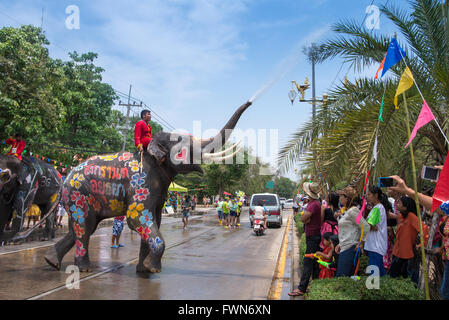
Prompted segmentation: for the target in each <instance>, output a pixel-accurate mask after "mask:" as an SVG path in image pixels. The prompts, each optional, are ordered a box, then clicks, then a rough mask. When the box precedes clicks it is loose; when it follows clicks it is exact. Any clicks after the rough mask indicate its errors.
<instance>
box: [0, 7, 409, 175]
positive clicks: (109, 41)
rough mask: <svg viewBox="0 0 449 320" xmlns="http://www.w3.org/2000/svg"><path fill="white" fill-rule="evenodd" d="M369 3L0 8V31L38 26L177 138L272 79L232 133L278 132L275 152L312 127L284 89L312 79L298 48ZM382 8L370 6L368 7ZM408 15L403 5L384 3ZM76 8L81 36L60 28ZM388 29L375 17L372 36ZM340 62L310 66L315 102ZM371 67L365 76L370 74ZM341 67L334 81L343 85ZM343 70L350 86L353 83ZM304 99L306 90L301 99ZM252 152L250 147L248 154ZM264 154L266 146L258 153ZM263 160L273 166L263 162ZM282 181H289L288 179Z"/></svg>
mask: <svg viewBox="0 0 449 320" xmlns="http://www.w3.org/2000/svg"><path fill="white" fill-rule="evenodd" d="M371 2H372V1H371V0H340V1H338V2H337V1H331V0H315V1H308V0H228V1H224V0H223V1H207V0H145V1H143V0H130V1H110V0H109V1H106V0H90V1H87V0H68V1H66V0H57V1H56V0H47V1H43V0H2V1H0V27H3V26H16V27H17V26H19V25H20V24H33V25H36V26H40V25H41V17H42V9H43V8H44V23H43V27H44V30H45V32H46V35H47V38H48V39H49V41H50V42H51V45H50V46H49V50H50V55H51V56H52V57H54V58H61V59H68V55H67V53H68V52H70V51H74V50H76V51H78V52H80V53H83V52H88V51H93V52H97V53H98V54H99V59H98V60H97V64H98V65H100V66H101V67H103V68H104V69H105V70H106V71H105V73H104V75H103V80H104V81H105V82H107V83H109V84H111V85H112V86H113V87H114V88H115V89H117V90H120V91H122V92H128V89H129V85H130V84H132V86H133V91H132V95H133V96H134V97H136V98H139V99H141V100H143V101H144V102H145V103H146V104H147V105H149V106H150V107H151V108H153V109H154V110H155V111H156V112H157V113H158V114H159V115H161V116H162V117H163V118H164V119H165V120H167V121H168V122H169V123H170V124H171V125H172V126H174V127H175V128H178V129H185V130H187V131H189V132H193V122H194V121H198V120H201V127H202V133H203V134H205V136H203V138H206V137H208V136H210V134H209V135H207V134H206V133H207V132H206V129H211V128H215V129H220V128H221V127H222V126H223V125H224V123H225V122H226V121H227V119H228V118H229V117H230V116H231V115H232V113H233V112H234V111H235V109H236V108H237V107H238V106H240V105H241V104H242V103H244V102H245V101H247V100H248V99H249V98H250V97H252V96H253V95H254V94H255V92H257V91H258V90H259V89H261V88H262V87H263V86H264V85H266V84H267V83H269V82H270V81H271V80H272V79H275V78H276V79H277V78H279V77H280V75H282V77H280V79H279V81H277V82H276V83H275V84H274V85H273V86H272V87H270V88H269V89H268V90H267V91H266V92H264V94H263V95H261V96H260V97H259V98H258V99H257V100H256V101H255V102H254V104H253V105H252V106H251V107H250V108H249V109H248V110H247V111H246V112H245V114H244V115H243V116H242V118H241V119H240V121H239V123H238V125H237V127H238V128H241V129H242V130H247V129H256V130H257V129H266V130H267V133H269V130H270V129H277V130H278V148H281V147H282V146H283V145H284V144H285V143H286V142H287V141H288V140H289V138H290V135H291V134H292V133H293V132H295V130H296V129H297V128H299V127H300V126H301V125H302V124H303V123H305V122H306V121H309V120H310V119H311V110H312V107H311V105H310V104H306V103H298V102H297V101H296V102H295V103H294V105H293V106H292V105H291V103H290V101H289V99H288V96H287V94H288V92H289V90H290V88H291V80H293V79H295V80H297V81H298V82H303V80H304V79H305V77H306V76H307V77H309V80H311V66H310V65H309V64H308V63H307V61H306V60H305V57H304V55H303V54H302V52H301V48H302V46H303V45H307V44H310V43H312V42H321V41H324V40H326V39H329V38H333V37H335V34H333V33H332V31H331V25H332V24H333V23H335V22H337V21H340V20H342V19H354V20H356V21H358V22H360V23H362V21H363V19H364V18H365V15H366V13H365V10H366V8H367V6H369V5H370V4H371ZM385 2H386V1H385V0H383V1H379V0H375V1H374V4H375V5H378V6H380V5H382V4H384V3H385ZM390 3H394V4H395V5H396V6H400V7H402V8H407V7H408V6H407V2H406V1H405V0H394V1H390ZM70 5H76V6H78V8H79V10H80V28H79V29H78V30H69V29H68V28H67V27H66V18H67V17H68V16H69V15H68V14H66V8H67V7H68V6H70ZM394 31H395V30H394V29H393V28H392V26H391V24H390V23H389V22H388V21H387V19H386V17H385V16H381V17H380V30H378V31H374V32H380V33H382V34H386V35H390V34H391V35H392V34H393V33H394ZM341 63H342V60H341V59H338V58H337V59H334V60H329V61H327V62H325V63H323V64H320V65H318V66H317V69H316V72H317V74H316V77H317V90H316V91H317V96H321V95H322V94H323V92H327V91H329V88H330V86H331V84H332V82H333V80H334V79H335V77H336V76H337V74H338V71H339V69H340V66H341ZM375 69H377V66H373V68H372V69H370V70H365V71H364V72H365V73H367V74H370V73H372V74H374V73H375ZM347 71H348V66H346V65H345V66H344V67H343V68H342V70H341V72H340V73H339V74H338V78H337V79H338V80H340V79H343V78H344V76H345V74H346V73H347ZM356 76H357V74H355V73H354V71H353V70H352V69H351V70H350V71H349V74H348V77H349V78H350V79H352V78H354V77H356ZM307 98H311V90H309V92H307ZM253 147H254V148H253V149H255V146H253ZM266 148H267V150H269V148H270V147H269V146H267V147H266ZM262 158H263V159H264V160H265V161H268V162H271V163H273V164H274V162H273V161H274V159H273V157H272V156H270V155H269V154H268V151H267V153H266V154H265V155H262ZM287 176H288V177H290V178H294V176H293V174H292V173H291V172H290V173H288V174H287Z"/></svg>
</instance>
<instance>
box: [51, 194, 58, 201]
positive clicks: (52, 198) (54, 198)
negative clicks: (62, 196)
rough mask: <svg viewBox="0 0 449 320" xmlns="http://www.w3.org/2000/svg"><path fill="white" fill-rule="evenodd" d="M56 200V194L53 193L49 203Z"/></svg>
mask: <svg viewBox="0 0 449 320" xmlns="http://www.w3.org/2000/svg"><path fill="white" fill-rule="evenodd" d="M57 198H58V194H57V193H55V194H54V195H52V196H51V198H50V202H51V203H53V202H55V201H56V199H57Z"/></svg>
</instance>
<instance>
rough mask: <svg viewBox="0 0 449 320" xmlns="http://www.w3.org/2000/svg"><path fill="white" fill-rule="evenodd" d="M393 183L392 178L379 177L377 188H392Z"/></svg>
mask: <svg viewBox="0 0 449 320" xmlns="http://www.w3.org/2000/svg"><path fill="white" fill-rule="evenodd" d="M393 183H394V180H393V178H388V177H380V178H379V188H388V187H392V186H393Z"/></svg>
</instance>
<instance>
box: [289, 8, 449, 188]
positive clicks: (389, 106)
mask: <svg viewBox="0 0 449 320" xmlns="http://www.w3.org/2000/svg"><path fill="white" fill-rule="evenodd" d="M408 2H409V5H410V7H411V14H409V13H408V12H406V11H405V10H401V9H398V8H396V7H395V6H394V5H390V6H383V7H382V8H381V11H382V13H383V14H385V16H386V17H387V18H388V19H389V20H390V21H391V22H393V23H394V24H395V25H396V27H397V28H398V30H399V31H400V36H401V37H400V39H399V43H400V45H401V47H402V48H403V49H404V50H405V51H406V53H407V57H408V58H407V63H408V65H409V67H410V69H411V71H412V73H413V75H414V78H415V81H416V83H418V84H419V86H420V89H421V91H422V93H423V95H424V97H425V99H426V101H427V102H428V104H429V106H431V108H432V111H433V113H434V115H435V117H436V118H437V121H438V122H439V123H440V124H441V125H442V127H443V130H444V131H445V132H446V135H447V132H448V127H449V121H448V117H447V110H448V107H447V101H448V99H449V72H448V71H449V70H448V69H449V62H448V54H449V40H448V39H449V37H448V34H449V30H448V20H447V17H446V13H447V12H448V4H447V3H445V4H444V5H443V7H442V4H441V2H440V1H437V0H413V1H408ZM333 30H334V31H335V32H336V33H337V34H338V35H339V36H338V37H336V38H335V39H331V40H329V41H327V42H325V43H324V44H323V45H322V48H323V55H322V59H329V58H332V57H335V56H341V57H343V59H344V60H345V61H346V62H348V63H350V64H352V66H353V67H354V69H355V70H358V71H361V70H363V69H364V68H367V67H370V66H373V65H376V66H378V65H380V62H381V61H382V59H383V58H384V55H385V52H387V49H388V45H389V43H390V41H391V38H390V37H389V36H384V35H377V34H374V33H372V32H371V31H369V30H366V29H365V27H364V26H360V24H359V23H357V22H356V21H352V20H346V21H342V22H339V23H336V24H335V25H334V26H333ZM404 69H405V66H404V64H403V63H399V64H397V65H396V66H394V67H393V68H392V69H391V70H390V71H388V72H389V74H391V75H393V77H392V78H389V79H388V78H387V79H383V80H374V75H373V76H372V77H367V78H361V79H358V80H357V81H356V82H355V83H351V82H349V81H348V82H345V83H341V84H339V85H337V86H336V87H335V88H332V92H331V94H330V95H329V101H330V102H329V103H328V104H327V105H321V106H319V108H318V113H317V117H316V119H315V121H314V122H310V123H308V124H305V125H304V126H302V127H301V128H299V129H298V131H297V132H296V133H295V134H294V136H293V138H292V139H291V141H290V142H289V143H288V144H286V145H285V146H284V148H283V149H282V151H281V153H280V160H281V162H282V163H283V169H284V170H285V169H288V168H289V167H291V166H292V165H296V164H297V163H298V161H299V160H300V159H303V161H302V165H303V167H305V168H309V169H310V168H314V167H315V168H316V169H317V175H316V176H315V177H314V179H319V175H323V176H324V175H325V176H326V180H327V181H329V184H330V185H335V184H337V183H339V182H341V181H346V182H347V183H351V182H354V180H355V182H357V181H358V184H359V186H360V185H361V184H362V183H363V175H364V174H365V173H366V172H367V170H368V168H369V167H370V166H371V163H372V151H373V146H374V138H375V131H376V128H377V125H378V121H377V118H378V114H379V108H380V104H381V99H382V94H383V92H385V101H384V112H383V119H384V122H381V123H380V124H379V135H378V138H379V140H378V159H379V160H378V163H377V165H376V166H375V167H374V169H373V174H372V179H375V178H377V177H378V176H383V175H391V174H394V173H399V174H400V175H402V176H405V177H408V178H410V174H411V170H410V156H409V154H408V150H406V149H404V145H405V143H406V142H407V140H408V137H407V132H406V125H405V114H404V108H403V106H402V97H400V98H399V102H400V104H399V110H395V107H394V104H393V99H394V95H395V93H396V88H397V85H398V82H399V79H400V76H401V75H402V72H403V71H404ZM406 94H407V102H408V105H409V111H410V113H411V119H410V121H411V122H412V123H411V125H413V123H414V122H415V121H416V118H417V116H418V114H419V112H420V110H421V106H422V99H421V96H420V95H419V93H418V91H417V90H416V87H412V88H411V89H410V90H408V91H407V93H406ZM413 144H414V147H415V148H414V149H415V150H416V155H415V157H416V163H417V167H420V166H422V165H423V164H431V163H433V164H438V163H439V164H441V163H443V161H444V157H445V155H446V154H447V150H448V149H447V145H445V143H444V138H443V137H442V135H441V133H440V132H439V130H438V127H437V126H436V123H435V122H432V123H429V124H428V125H426V126H425V127H423V128H422V129H420V131H419V133H418V136H417V138H415V140H414V142H413ZM313 155H315V157H314V156H313ZM429 162H431V163H429Z"/></svg>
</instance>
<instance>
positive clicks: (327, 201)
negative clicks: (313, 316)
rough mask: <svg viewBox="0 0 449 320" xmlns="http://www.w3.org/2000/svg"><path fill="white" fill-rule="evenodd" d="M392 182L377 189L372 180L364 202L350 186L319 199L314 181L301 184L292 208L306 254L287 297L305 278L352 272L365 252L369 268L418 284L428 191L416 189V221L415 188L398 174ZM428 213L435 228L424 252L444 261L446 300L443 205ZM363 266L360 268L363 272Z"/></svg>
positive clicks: (447, 243) (448, 239)
mask: <svg viewBox="0 0 449 320" xmlns="http://www.w3.org/2000/svg"><path fill="white" fill-rule="evenodd" d="M391 178H392V179H393V180H394V181H395V185H394V186H392V187H389V188H387V189H384V190H382V188H379V187H378V186H376V185H371V186H369V187H368V188H367V193H366V206H365V207H364V211H363V212H362V215H361V216H360V212H361V209H363V198H362V197H361V196H360V195H359V194H358V192H357V190H356V188H355V187H354V186H347V187H345V188H344V189H342V190H338V191H336V192H329V193H328V194H326V195H325V197H324V198H323V199H322V198H321V193H322V189H321V188H320V186H319V184H317V183H314V182H306V183H304V184H303V191H304V193H305V195H304V196H299V197H297V198H296V199H295V201H294V202H296V205H294V206H293V213H294V214H295V215H297V214H300V219H301V221H302V222H303V224H304V231H305V236H306V251H305V253H306V255H305V257H304V267H303V270H302V276H301V280H300V282H299V285H298V287H297V288H296V289H295V290H293V291H292V292H290V293H289V295H290V296H302V295H304V294H305V293H306V292H307V289H308V285H309V281H310V278H311V277H312V279H324V278H331V277H352V276H355V275H357V274H358V273H359V272H358V271H359V270H358V266H359V261H360V257H361V256H362V255H367V256H368V264H369V265H370V266H371V267H370V270H373V269H374V270H378V274H379V276H381V277H382V276H389V277H392V278H398V277H403V278H410V279H411V280H412V281H413V282H414V283H415V285H416V286H418V280H419V272H420V243H421V241H420V238H419V235H420V227H422V229H423V234H424V236H423V242H424V246H425V247H426V246H427V241H428V240H429V227H430V226H429V221H430V220H431V219H429V217H431V216H432V214H431V212H430V211H431V207H432V194H431V193H430V194H427V195H426V194H424V193H419V194H418V199H419V204H420V208H422V210H421V213H422V225H421V226H420V225H419V220H418V210H417V206H416V202H415V199H414V196H415V191H414V190H413V189H411V188H409V187H408V186H407V185H406V184H405V182H404V180H403V179H402V178H400V177H399V176H392V177H391ZM433 214H438V215H439V220H440V221H439V224H438V225H439V228H438V230H437V232H436V234H435V236H434V237H433V239H432V248H433V249H432V250H431V251H430V252H427V251H426V252H427V253H431V254H435V255H442V259H443V260H444V261H445V270H444V275H443V280H442V283H441V285H440V293H441V296H442V298H443V299H449V267H448V266H449V263H448V261H449V224H447V223H446V222H447V219H448V215H449V212H448V209H447V206H446V207H444V206H441V207H440V208H439V209H437V210H436V211H435V212H434V213H433ZM364 272H365V270H360V273H364Z"/></svg>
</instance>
